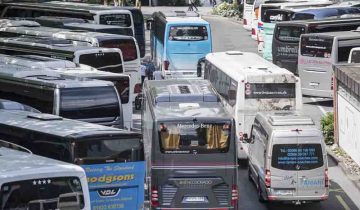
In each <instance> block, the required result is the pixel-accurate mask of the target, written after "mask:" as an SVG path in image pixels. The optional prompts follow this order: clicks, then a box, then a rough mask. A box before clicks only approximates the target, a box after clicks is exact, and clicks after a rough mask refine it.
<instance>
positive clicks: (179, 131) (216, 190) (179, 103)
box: [142, 79, 238, 210]
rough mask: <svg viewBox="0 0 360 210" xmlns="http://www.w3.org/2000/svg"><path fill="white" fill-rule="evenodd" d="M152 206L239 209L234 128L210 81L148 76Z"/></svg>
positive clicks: (145, 114) (145, 129)
mask: <svg viewBox="0 0 360 210" xmlns="http://www.w3.org/2000/svg"><path fill="white" fill-rule="evenodd" d="M143 104H144V108H143V111H142V133H143V138H144V145H145V148H146V150H145V156H146V160H147V185H148V197H149V200H150V203H151V209H229V210H230V209H233V210H235V209H238V186H237V182H238V180H237V161H236V142H235V133H234V132H235V126H234V121H233V119H232V117H231V116H229V115H228V114H227V113H226V111H225V110H224V108H223V106H222V104H221V103H219V97H218V96H217V94H216V93H215V92H214V91H213V89H212V87H211V84H210V83H209V82H207V81H206V80H196V79H191V80H184V79H179V80H145V83H144V98H143Z"/></svg>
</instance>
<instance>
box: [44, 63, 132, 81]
mask: <svg viewBox="0 0 360 210" xmlns="http://www.w3.org/2000/svg"><path fill="white" fill-rule="evenodd" d="M48 69H49V70H50V71H56V72H57V73H59V74H64V75H71V76H76V77H87V78H98V79H100V78H119V77H128V78H130V76H129V75H127V74H120V73H113V72H108V71H100V70H97V69H95V68H92V67H90V68H84V67H82V66H80V67H71V68H48Z"/></svg>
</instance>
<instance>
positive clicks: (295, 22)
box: [276, 17, 360, 27]
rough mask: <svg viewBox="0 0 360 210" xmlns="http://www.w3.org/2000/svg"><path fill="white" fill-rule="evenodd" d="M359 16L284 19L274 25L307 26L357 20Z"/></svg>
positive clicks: (359, 19)
mask: <svg viewBox="0 0 360 210" xmlns="http://www.w3.org/2000/svg"><path fill="white" fill-rule="evenodd" d="M359 21H360V18H359V17H350V18H338V17H330V18H325V19H322V20H292V21H284V22H277V23H276V26H277V27H278V26H293V25H301V26H309V25H312V24H319V25H320V24H339V23H351V22H359Z"/></svg>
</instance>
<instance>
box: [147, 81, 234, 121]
mask: <svg viewBox="0 0 360 210" xmlns="http://www.w3.org/2000/svg"><path fill="white" fill-rule="evenodd" d="M145 87H146V88H145V89H147V90H148V92H149V95H150V98H151V100H152V101H151V102H150V101H149V104H152V105H151V107H152V109H153V111H154V115H155V116H156V118H157V119H158V120H161V119H162V120H164V119H179V117H182V118H186V117H188V118H191V119H193V118H198V117H200V118H227V119H229V118H231V117H230V116H229V115H228V114H227V113H226V111H225V109H224V108H223V105H222V104H221V103H220V102H219V97H218V95H217V93H216V92H215V91H214V90H213V88H212V86H211V84H210V82H209V81H207V80H160V81H156V80H151V81H146V84H145Z"/></svg>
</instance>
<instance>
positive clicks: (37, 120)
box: [0, 110, 141, 140]
mask: <svg viewBox="0 0 360 210" xmlns="http://www.w3.org/2000/svg"><path fill="white" fill-rule="evenodd" d="M0 115H1V120H0V124H5V125H11V126H14V127H19V128H23V129H28V130H34V131H39V132H43V133H48V134H50V135H53V136H58V137H67V138H73V139H74V140H81V138H87V137H101V136H105V137H107V138H109V136H118V135H132V136H133V135H135V136H137V137H140V136H141V134H139V133H135V132H131V131H127V130H122V129H117V128H112V127H108V126H103V125H98V124H94V123H87V122H83V121H78V120H71V119H66V118H62V117H60V116H57V115H51V114H43V113H32V112H27V111H18V110H16V111H9V110H0Z"/></svg>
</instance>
